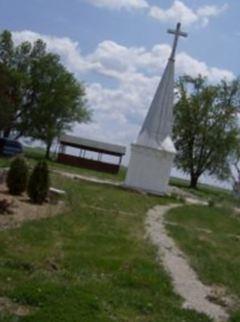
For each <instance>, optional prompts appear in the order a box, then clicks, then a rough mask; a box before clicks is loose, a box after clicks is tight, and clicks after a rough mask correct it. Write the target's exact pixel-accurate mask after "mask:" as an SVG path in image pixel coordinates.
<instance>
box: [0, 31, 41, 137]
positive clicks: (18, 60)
mask: <svg viewBox="0 0 240 322" xmlns="http://www.w3.org/2000/svg"><path fill="white" fill-rule="evenodd" d="M45 47H46V46H45V44H44V43H43V42H42V41H41V40H38V41H36V42H35V43H34V44H33V45H31V43H29V42H23V43H21V44H20V45H18V46H15V45H14V43H13V40H12V34H11V33H10V32H9V31H7V30H5V31H3V32H2V33H1V34H0V72H1V76H2V77H1V80H0V85H1V90H0V94H1V96H0V115H1V116H3V118H2V120H3V121H2V124H1V127H0V130H3V131H4V136H5V137H8V136H9V135H10V133H12V132H18V133H17V136H20V135H23V134H24V133H19V128H18V127H19V123H21V119H22V115H23V114H24V113H25V111H26V110H29V109H31V108H32V105H33V97H34V93H33V92H32V88H31V79H30V72H31V66H32V63H33V62H34V61H35V60H37V59H39V58H40V57H41V56H43V55H45V54H46V52H45V51H44V50H45Z"/></svg>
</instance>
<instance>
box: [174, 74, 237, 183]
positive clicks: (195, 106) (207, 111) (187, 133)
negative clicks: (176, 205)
mask: <svg viewBox="0 0 240 322" xmlns="http://www.w3.org/2000/svg"><path fill="white" fill-rule="evenodd" d="M239 88H240V87H239V80H234V81H232V82H229V83H228V82H226V81H222V82H221V83H220V84H217V85H209V84H208V82H207V79H206V78H203V77H201V76H199V77H197V78H192V77H189V76H184V77H181V78H180V79H179V81H178V83H177V92H178V94H177V95H178V99H177V103H176V105H175V110H174V114H175V122H174V129H173V137H174V141H175V145H176V148H177V156H176V165H177V167H178V168H179V169H181V170H182V171H183V172H185V173H187V174H190V178H191V182H190V186H191V187H192V188H196V187H197V184H198V180H199V178H200V176H201V175H202V174H209V175H215V176H216V177H218V178H219V179H225V178H227V177H228V176H229V175H230V172H231V169H230V168H231V166H230V164H229V155H231V153H233V151H234V150H235V148H236V145H237V135H238V132H239V127H238V122H237V117H236V110H237V100H236V98H237V95H238V93H239Z"/></svg>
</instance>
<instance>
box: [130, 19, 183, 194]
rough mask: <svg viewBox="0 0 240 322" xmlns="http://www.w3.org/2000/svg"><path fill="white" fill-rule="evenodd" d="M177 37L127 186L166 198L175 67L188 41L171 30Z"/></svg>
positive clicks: (133, 157) (135, 146)
mask: <svg viewBox="0 0 240 322" xmlns="http://www.w3.org/2000/svg"><path fill="white" fill-rule="evenodd" d="M168 33H170V34H173V35H175V37H174V43H173V48H172V52H171V55H170V57H169V60H168V63H167V66H166V69H165V71H164V73H163V76H162V79H161V81H160V84H159V86H158V88H157V91H156V94H155V96H154V98H153V101H152V104H151V106H150V109H149V111H148V114H147V116H146V119H145V121H144V123H143V126H142V129H141V131H140V133H139V136H138V138H137V142H136V143H135V144H132V146H131V158H130V162H129V166H128V172H127V177H126V181H125V186H127V187H131V188H135V189H140V190H144V191H147V192H151V193H154V194H159V195H162V194H164V193H165V192H166V190H167V187H168V182H169V177H170V171H171V168H172V164H173V159H174V156H175V153H176V150H175V147H174V144H173V141H172V139H171V135H172V124H173V101H174V63H175V54H176V49H177V43H178V38H179V37H180V36H183V37H187V34H186V33H184V32H182V31H181V24H180V23H178V24H177V28H176V30H168Z"/></svg>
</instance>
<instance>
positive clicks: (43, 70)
mask: <svg viewBox="0 0 240 322" xmlns="http://www.w3.org/2000/svg"><path fill="white" fill-rule="evenodd" d="M31 80H32V92H33V93H35V103H34V105H33V107H32V108H31V109H29V110H27V111H26V113H24V114H23V116H22V124H21V125H22V127H23V132H24V133H25V134H26V135H28V136H30V137H32V138H34V139H38V140H41V141H43V142H44V143H45V144H46V158H49V156H50V149H51V146H52V143H53V141H54V139H55V138H57V137H59V136H60V135H61V134H62V133H63V132H64V131H66V130H70V129H71V125H72V124H73V122H79V123H80V122H87V121H89V120H90V115H91V113H90V111H89V110H88V109H87V107H86V106H85V92H84V88H83V86H82V85H81V84H80V83H79V82H78V81H77V80H76V79H75V78H74V76H73V75H72V74H71V73H69V72H68V71H67V70H66V69H65V67H64V66H63V65H62V64H61V63H60V58H59V57H58V56H57V55H53V54H51V53H49V54H46V55H45V56H43V57H40V59H38V60H36V61H35V62H34V63H33V66H32V70H31Z"/></svg>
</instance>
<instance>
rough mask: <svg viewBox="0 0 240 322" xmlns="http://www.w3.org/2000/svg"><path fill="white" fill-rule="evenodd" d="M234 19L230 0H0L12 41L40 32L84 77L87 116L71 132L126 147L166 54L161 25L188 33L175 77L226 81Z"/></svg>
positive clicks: (0, 17)
mask: <svg viewBox="0 0 240 322" xmlns="http://www.w3.org/2000/svg"><path fill="white" fill-rule="evenodd" d="M239 18H240V1H237V0H226V1H225V0H203V1H201V0H200V1H198V0H182V1H180V0H175V1H174V0H164V1H160V0H159V1H157V0H22V1H21V0H0V30H4V29H8V30H11V31H12V32H13V37H14V40H15V42H16V43H20V42H22V41H25V40H29V41H35V40H36V39H38V38H42V39H43V40H45V41H46V43H47V45H48V49H49V50H50V51H52V52H56V53H58V54H59V55H60V56H61V58H62V62H63V63H64V64H65V65H66V67H67V68H68V69H69V70H70V71H71V72H73V73H74V74H75V76H76V77H77V78H78V79H79V80H81V81H82V82H84V84H85V87H86V95H87V101H88V103H87V104H88V106H89V108H91V109H92V110H93V120H92V123H91V124H88V125H82V124H81V125H76V126H75V127H74V129H73V132H74V134H76V135H79V136H86V137H89V138H93V139H98V140H104V141H107V142H112V143H117V144H124V145H126V146H127V147H128V151H129V145H130V143H131V142H133V141H135V140H136V137H137V135H138V133H139V131H140V128H141V125H142V123H143V120H144V117H145V115H146V113H147V110H148V108H149V106H150V103H151V100H152V98H153V95H154V92H155V90H156V87H157V84H158V82H159V81H160V78H161V75H162V72H163V69H164V67H165V65H166V62H167V59H168V57H169V54H170V49H171V46H172V41H173V39H172V38H173V37H172V36H171V35H169V34H167V32H166V30H167V29H168V28H174V27H175V26H176V23H177V22H178V21H180V22H181V23H182V29H183V30H184V31H186V32H187V33H188V38H186V39H185V38H184V39H183V38H182V39H181V40H180V42H179V46H178V50H177V57H176V78H177V77H178V76H179V75H183V74H189V75H192V76H197V75H198V74H202V75H204V76H207V77H208V78H209V81H210V82H218V81H220V80H221V79H223V78H225V79H227V80H231V79H233V78H234V77H236V76H238V75H239V74H240V73H239V69H240V60H239V53H240V24H239ZM128 155H129V152H128ZM127 159H128V158H126V160H127Z"/></svg>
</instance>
